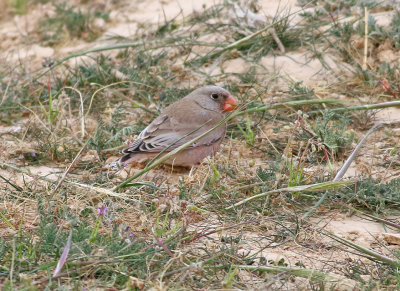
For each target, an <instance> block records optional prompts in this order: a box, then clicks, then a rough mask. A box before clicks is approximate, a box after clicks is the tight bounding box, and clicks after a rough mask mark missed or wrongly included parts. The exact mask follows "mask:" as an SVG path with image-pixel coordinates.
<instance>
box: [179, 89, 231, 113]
mask: <svg viewBox="0 0 400 291" xmlns="http://www.w3.org/2000/svg"><path fill="white" fill-rule="evenodd" d="M187 98H190V99H193V100H194V102H196V103H197V104H199V105H200V106H201V107H203V108H205V109H208V110H213V111H218V112H223V113H226V112H228V111H232V110H233V109H235V108H236V106H237V101H236V99H235V98H234V97H233V96H232V94H231V93H229V91H228V90H225V89H224V88H221V87H218V86H205V87H202V88H199V89H196V90H194V91H193V92H192V93H190V94H189V95H188V96H187Z"/></svg>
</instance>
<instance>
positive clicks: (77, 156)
mask: <svg viewBox="0 0 400 291" xmlns="http://www.w3.org/2000/svg"><path fill="white" fill-rule="evenodd" d="M89 140H90V139H88V140H87V141H86V143H85V144H84V145H83V147H82V148H81V150H80V151H79V152H78V153H77V154H76V156H75V158H74V159H73V161H72V162H71V164H70V165H69V167H68V168H67V169H66V170H65V172H64V174H63V175H62V177H61V179H60V181H59V182H58V184H57V186H56V188H54V192H56V191H57V190H58V188H60V186H61V184H62V182H64V180H65V178H66V177H67V175H68V173H69V171H70V170H71V168H72V166H73V165H74V164H75V162H76V160H77V159H78V158H79V156H80V155H81V153H82V151H83V150H84V149H85V148H86V146H87V144H88V143H89Z"/></svg>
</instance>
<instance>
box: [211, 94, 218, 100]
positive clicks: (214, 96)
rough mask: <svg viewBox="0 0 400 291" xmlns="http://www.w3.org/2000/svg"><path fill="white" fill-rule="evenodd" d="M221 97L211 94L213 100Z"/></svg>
mask: <svg viewBox="0 0 400 291" xmlns="http://www.w3.org/2000/svg"><path fill="white" fill-rule="evenodd" d="M218 97H219V95H218V94H217V93H212V94H211V98H212V99H217V98H218Z"/></svg>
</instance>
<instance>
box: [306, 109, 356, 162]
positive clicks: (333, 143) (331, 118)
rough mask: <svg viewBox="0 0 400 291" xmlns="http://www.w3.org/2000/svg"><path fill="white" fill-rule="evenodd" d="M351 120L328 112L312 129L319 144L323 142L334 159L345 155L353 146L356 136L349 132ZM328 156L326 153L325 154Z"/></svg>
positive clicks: (318, 119) (317, 120)
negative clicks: (348, 125)
mask: <svg viewBox="0 0 400 291" xmlns="http://www.w3.org/2000/svg"><path fill="white" fill-rule="evenodd" d="M349 122H350V119H349V118H348V117H347V116H346V115H338V114H337V113H334V112H330V111H327V112H325V114H324V115H323V116H322V117H318V118H317V119H316V120H315V122H314V124H313V125H312V129H313V131H314V132H315V134H316V138H317V139H318V140H319V141H318V140H317V143H318V142H321V143H322V145H323V146H325V147H326V148H327V149H328V150H329V151H330V153H331V155H332V156H334V157H339V155H343V154H344V153H345V152H346V150H347V148H348V147H349V146H350V145H351V144H352V142H353V139H354V134H353V133H351V132H348V131H347V124H348V123H349ZM325 155H326V153H325Z"/></svg>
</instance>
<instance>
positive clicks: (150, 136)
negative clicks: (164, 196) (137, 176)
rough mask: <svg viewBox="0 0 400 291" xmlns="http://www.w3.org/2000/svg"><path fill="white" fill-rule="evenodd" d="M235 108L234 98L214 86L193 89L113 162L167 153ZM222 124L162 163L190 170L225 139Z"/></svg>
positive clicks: (134, 161) (138, 161) (140, 161)
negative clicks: (162, 152)
mask: <svg viewBox="0 0 400 291" xmlns="http://www.w3.org/2000/svg"><path fill="white" fill-rule="evenodd" d="M236 106H237V101H236V99H235V98H234V97H233V96H232V95H231V93H229V92H228V91H227V90H225V89H223V88H221V87H218V86H205V87H202V88H199V89H196V90H194V91H193V92H192V93H190V94H189V95H187V96H185V97H184V98H182V99H180V100H178V101H176V102H174V103H172V104H171V105H170V106H168V107H167V108H165V109H164V111H163V112H162V113H161V115H160V116H158V117H157V118H156V119H154V120H153V122H151V123H150V124H149V125H148V126H147V127H146V128H145V129H144V130H143V131H142V132H141V133H140V134H139V136H138V138H137V139H136V140H135V141H134V142H133V143H132V144H131V145H130V146H129V147H128V148H126V149H124V150H123V151H122V153H123V154H124V155H123V156H122V157H121V158H119V160H117V162H119V163H120V164H122V165H127V164H131V163H132V164H136V165H141V166H143V163H145V162H147V161H150V160H151V159H153V158H154V157H155V156H156V155H158V154H159V153H160V152H161V151H163V150H165V149H166V151H165V153H168V152H170V151H172V150H174V149H176V148H178V147H180V146H181V145H183V144H185V143H186V142H188V141H190V140H192V139H194V138H196V137H198V136H200V135H201V134H203V133H205V132H206V131H208V130H209V129H211V128H212V127H214V126H215V125H217V123H218V122H220V121H221V120H222V119H223V118H224V117H225V115H226V113H228V112H229V111H232V110H233V109H235V108H236ZM225 133H226V124H222V125H221V126H219V127H218V128H216V129H215V130H214V131H212V132H210V133H209V134H207V135H205V136H203V137H202V138H200V139H199V140H197V141H196V142H194V143H193V144H192V145H190V146H189V147H187V148H185V149H184V150H182V151H180V152H179V153H178V154H176V155H175V156H174V157H171V158H170V159H168V160H167V161H166V162H165V163H166V164H169V165H173V166H179V167H191V166H193V165H197V164H200V163H201V161H202V160H203V159H204V158H205V157H207V156H210V155H212V154H215V153H216V151H217V149H218V147H219V145H220V144H221V142H222V140H223V139H224V137H225Z"/></svg>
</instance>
